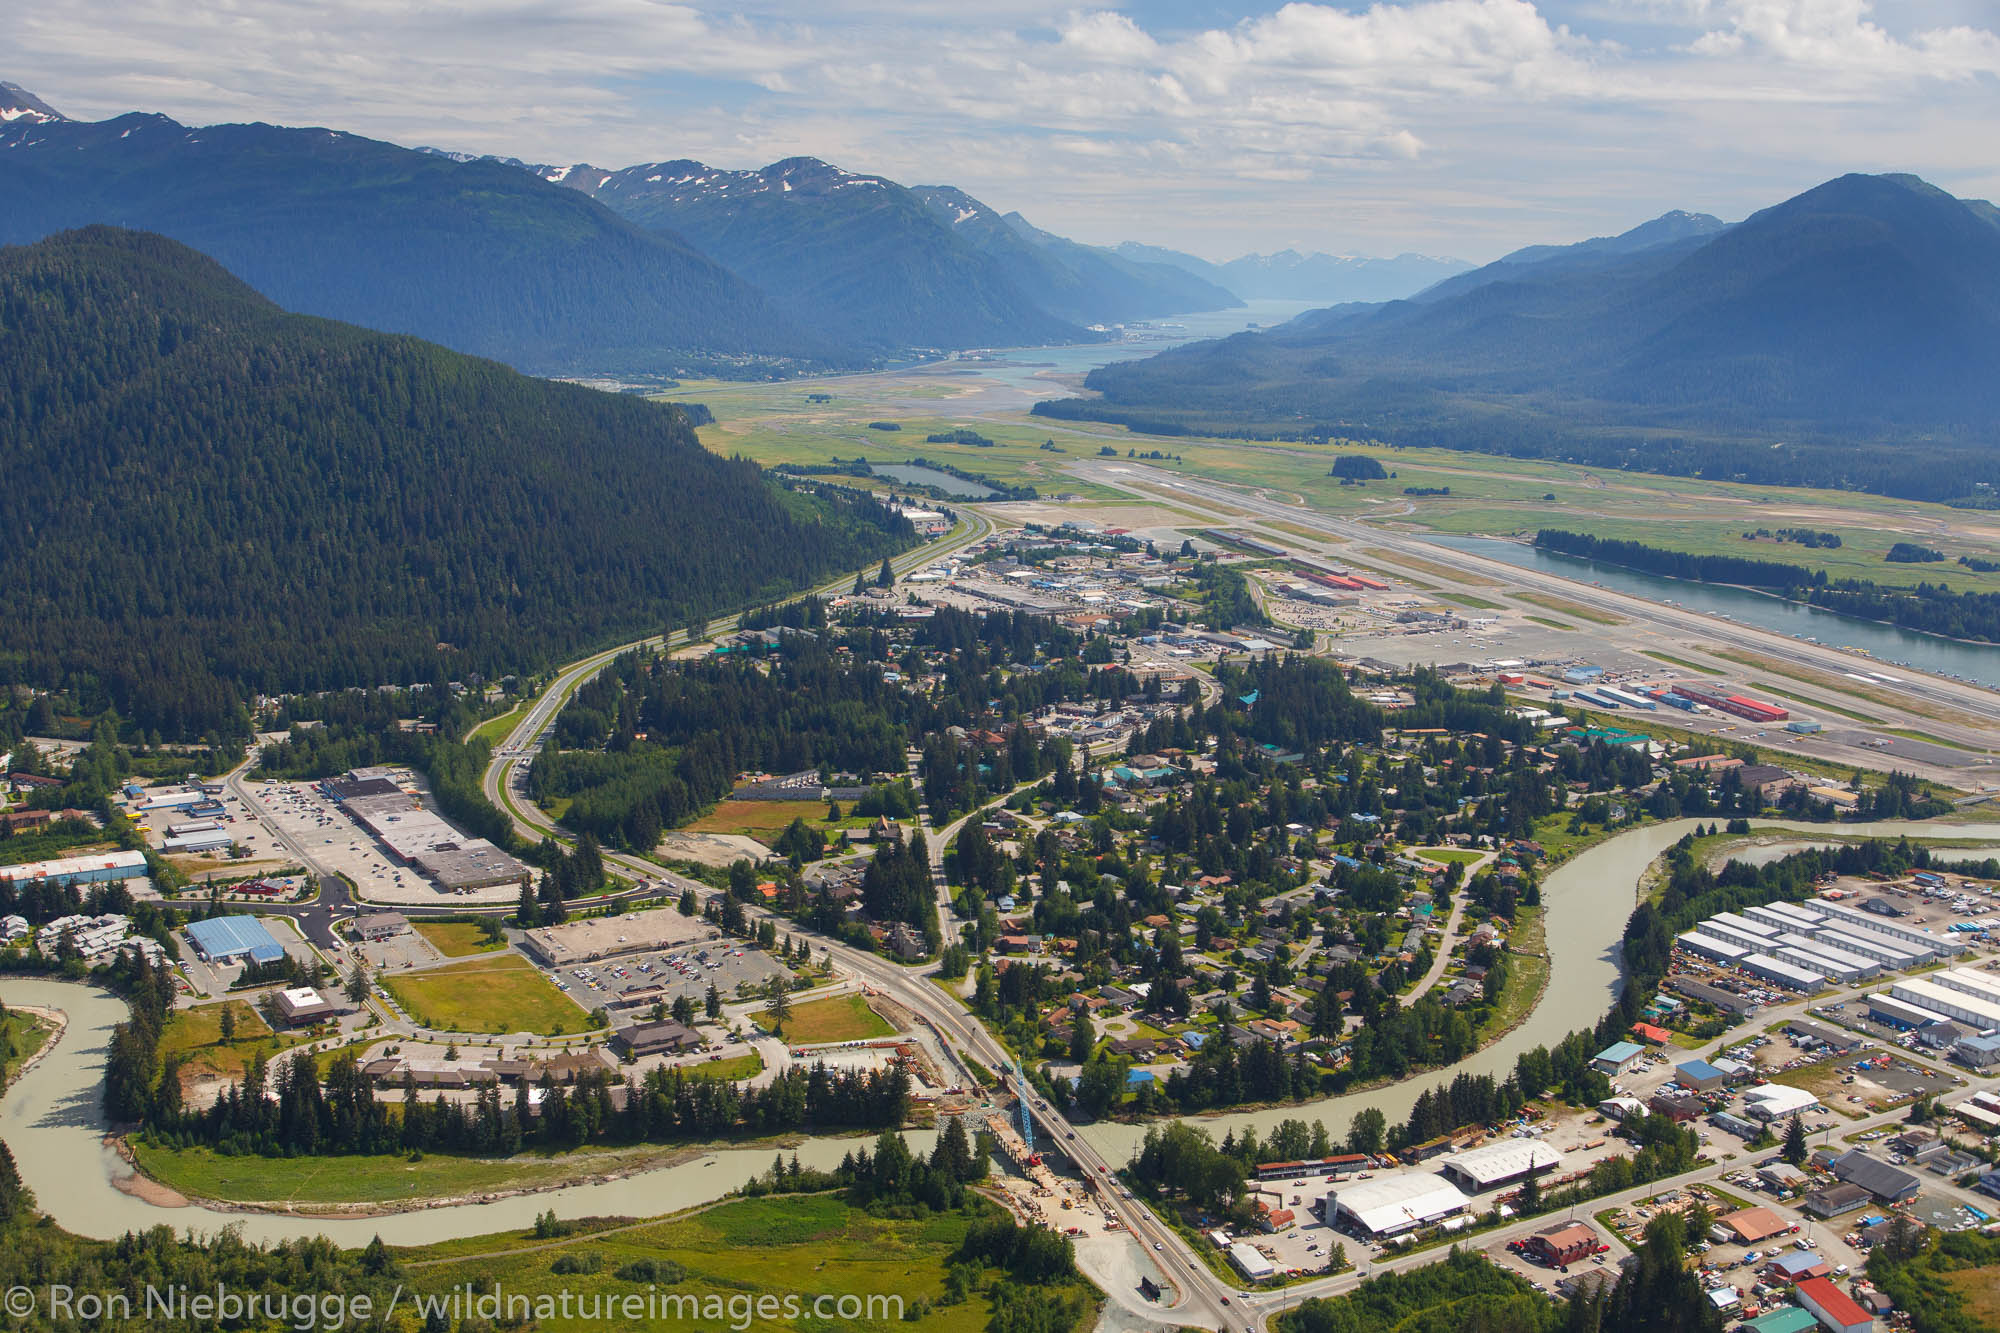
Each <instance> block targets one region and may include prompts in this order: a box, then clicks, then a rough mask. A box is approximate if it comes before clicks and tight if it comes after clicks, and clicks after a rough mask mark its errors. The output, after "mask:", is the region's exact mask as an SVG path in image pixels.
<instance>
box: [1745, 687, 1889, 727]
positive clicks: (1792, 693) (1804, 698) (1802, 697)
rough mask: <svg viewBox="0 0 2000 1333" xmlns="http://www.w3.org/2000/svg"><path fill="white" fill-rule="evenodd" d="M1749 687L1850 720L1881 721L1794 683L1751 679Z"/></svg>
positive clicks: (1872, 723) (1874, 722)
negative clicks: (1771, 682) (1817, 696)
mask: <svg viewBox="0 0 2000 1333" xmlns="http://www.w3.org/2000/svg"><path fill="white" fill-rule="evenodd" d="M1750 688H1751V689H1753V690H1762V691H1763V692H1764V693H1766V694H1776V695H1782V696H1783V697H1785V698H1787V699H1791V700H1793V701H1794V702H1796V703H1802V704H1804V705H1805V706H1806V707H1808V708H1819V709H1823V710H1825V711H1826V712H1829V713H1834V714H1837V715H1839V716H1841V717H1844V718H1847V719H1848V720H1849V721H1852V722H1862V723H1866V724H1867V725H1869V726H1871V727H1873V726H1880V725H1881V723H1882V719H1881V718H1879V717H1870V716H1869V715H1868V714H1866V713H1857V712H1855V711H1854V710H1853V709H1851V708H1842V707H1841V706H1840V705H1839V704H1830V703H1828V702H1827V701H1826V700H1824V699H1815V698H1813V697H1812V696H1811V695H1809V694H1802V693H1800V692H1799V687H1798V686H1796V685H1790V686H1786V685H1772V684H1770V683H1768V682H1766V681H1761V680H1753V681H1751V682H1750Z"/></svg>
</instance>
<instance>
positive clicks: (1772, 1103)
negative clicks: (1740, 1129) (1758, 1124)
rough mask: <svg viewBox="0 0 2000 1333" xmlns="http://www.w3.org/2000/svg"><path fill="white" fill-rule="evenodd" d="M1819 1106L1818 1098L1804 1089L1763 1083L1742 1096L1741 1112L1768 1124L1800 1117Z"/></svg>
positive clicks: (1781, 1084)
mask: <svg viewBox="0 0 2000 1333" xmlns="http://www.w3.org/2000/svg"><path fill="white" fill-rule="evenodd" d="M1818 1105H1819V1098H1817V1097H1815V1096H1813V1095H1812V1094H1811V1093H1810V1092H1807V1091H1806V1090H1805V1089H1804V1088H1793V1087H1787V1086H1786V1085H1785V1084H1783V1083H1765V1084H1761V1085H1759V1086H1758V1087H1754V1088H1752V1089H1750V1090H1749V1091H1748V1092H1746V1093H1744V1094H1743V1110H1744V1112H1745V1114H1747V1115H1748V1116H1749V1117H1750V1118H1751V1119H1752V1120H1761V1121H1763V1122H1764V1123H1765V1124H1767V1125H1768V1124H1770V1123H1771V1122H1772V1121H1774V1120H1782V1119H1784V1118H1785V1117H1787V1116H1794V1115H1800V1114H1802V1113H1804V1112H1806V1111H1810V1110H1811V1109H1812V1108H1813V1107H1815V1106H1818Z"/></svg>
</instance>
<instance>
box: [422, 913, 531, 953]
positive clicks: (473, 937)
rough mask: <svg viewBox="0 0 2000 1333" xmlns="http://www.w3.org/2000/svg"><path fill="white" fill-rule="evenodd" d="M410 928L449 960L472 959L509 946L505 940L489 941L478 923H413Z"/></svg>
mask: <svg viewBox="0 0 2000 1333" xmlns="http://www.w3.org/2000/svg"><path fill="white" fill-rule="evenodd" d="M410 927H411V929H413V930H415V931H416V932H417V934H419V935H421V936H423V937H424V938H425V939H427V940H429V941H430V942H431V945H432V946H433V947H434V948H436V949H437V951H438V952H439V953H441V954H443V955H444V956H445V957H447V958H470V957H472V956H473V955H474V954H482V953H494V952H497V951H498V950H500V949H504V948H505V947H506V946H507V942H506V940H505V939H504V938H502V939H499V940H488V939H487V938H486V932H485V930H484V929H482V928H481V927H480V925H479V923H478V922H476V921H412V922H411V923H410Z"/></svg>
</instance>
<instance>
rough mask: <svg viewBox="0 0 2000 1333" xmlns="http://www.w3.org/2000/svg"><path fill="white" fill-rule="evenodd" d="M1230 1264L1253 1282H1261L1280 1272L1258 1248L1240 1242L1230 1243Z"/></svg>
mask: <svg viewBox="0 0 2000 1333" xmlns="http://www.w3.org/2000/svg"><path fill="white" fill-rule="evenodd" d="M1229 1262H1230V1263H1232V1264H1234V1265H1236V1271H1237V1272H1239V1273H1241V1274H1242V1275H1243V1276H1244V1277H1246V1278H1248V1279H1250V1281H1252V1282H1260V1281H1262V1280H1263V1279H1265V1278H1267V1277H1270V1276H1271V1275H1272V1274H1274V1273H1276V1272H1277V1271H1278V1266H1277V1265H1276V1264H1274V1263H1272V1262H1271V1261H1270V1260H1269V1259H1266V1258H1265V1257H1264V1256H1263V1255H1262V1254H1259V1253H1258V1252H1257V1250H1256V1247H1254V1246H1251V1245H1247V1244H1245V1243H1244V1242H1242V1241H1240V1240H1238V1241H1231V1242H1230V1244H1229Z"/></svg>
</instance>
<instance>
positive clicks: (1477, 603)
mask: <svg viewBox="0 0 2000 1333" xmlns="http://www.w3.org/2000/svg"><path fill="white" fill-rule="evenodd" d="M1439 597H1440V598H1441V599H1442V600H1443V601H1447V602H1456V603H1458V604H1459V605H1460V606H1469V607H1471V608H1472V609H1473V610H1475V611H1505V610H1506V609H1507V608H1506V607H1504V606H1502V605H1500V603H1498V602H1489V601H1487V600H1486V599H1485V598H1484V597H1474V596H1473V595H1472V594H1470V593H1463V592H1447V593H1440V594H1439Z"/></svg>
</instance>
